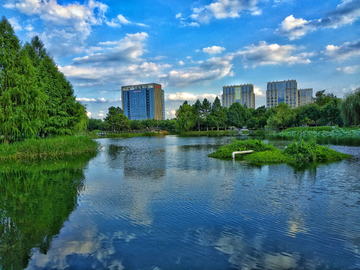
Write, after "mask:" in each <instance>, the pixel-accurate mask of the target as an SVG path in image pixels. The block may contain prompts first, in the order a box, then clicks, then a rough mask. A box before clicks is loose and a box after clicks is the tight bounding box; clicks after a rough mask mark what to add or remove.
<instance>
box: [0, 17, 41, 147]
mask: <svg viewBox="0 0 360 270" xmlns="http://www.w3.org/2000/svg"><path fill="white" fill-rule="evenodd" d="M0 34H1V35H0V49H1V51H0V72H1V73H0V87H1V88H0V131H1V133H2V134H3V135H4V143H8V142H9V137H10V136H11V137H12V138H14V139H15V138H18V137H27V136H32V135H35V134H37V133H38V132H39V129H40V127H41V124H42V120H43V119H44V117H45V116H46V108H45V100H46V95H45V94H44V93H43V86H42V84H41V83H40V82H39V81H37V80H36V77H37V72H36V69H35V68H34V67H33V65H32V63H31V60H30V58H29V56H28V54H27V52H26V50H24V49H23V50H20V42H19V40H18V38H17V37H16V36H15V34H14V31H13V29H12V27H11V25H10V23H9V22H8V21H7V20H6V18H5V17H3V18H2V21H1V22H0Z"/></svg>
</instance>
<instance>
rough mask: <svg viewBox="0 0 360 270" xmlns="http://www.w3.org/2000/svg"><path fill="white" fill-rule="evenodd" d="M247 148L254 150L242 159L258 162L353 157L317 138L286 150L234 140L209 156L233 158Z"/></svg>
mask: <svg viewBox="0 0 360 270" xmlns="http://www.w3.org/2000/svg"><path fill="white" fill-rule="evenodd" d="M246 150H253V151H254V152H253V153H251V154H245V155H241V159H242V160H246V161H248V162H251V163H257V164H264V163H288V164H304V163H315V162H331V161H340V160H343V159H346V158H350V157H351V155H348V154H343V153H340V152H338V151H335V150H333V149H330V148H329V147H327V146H321V145H318V144H317V143H316V141H315V140H311V141H309V142H305V141H304V140H300V141H298V142H294V143H292V144H290V145H288V146H287V147H286V148H285V149H284V150H280V149H277V148H276V147H274V146H273V145H271V144H266V143H264V142H262V141H261V140H245V141H241V140H234V141H233V142H232V143H231V144H229V145H225V146H222V147H221V148H219V149H218V150H216V151H215V152H213V153H211V154H209V157H214V158H222V159H226V158H231V157H232V153H233V152H235V151H246Z"/></svg>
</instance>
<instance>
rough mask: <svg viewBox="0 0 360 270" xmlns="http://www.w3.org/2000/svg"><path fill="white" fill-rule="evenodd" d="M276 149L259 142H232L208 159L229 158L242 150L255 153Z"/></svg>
mask: <svg viewBox="0 0 360 270" xmlns="http://www.w3.org/2000/svg"><path fill="white" fill-rule="evenodd" d="M274 149H276V148H275V147H274V146H272V145H270V144H265V143H263V142H262V141H261V140H245V141H241V140H235V139H234V140H233V142H232V143H231V144H229V145H225V146H223V147H221V148H219V149H218V150H216V151H215V152H214V153H211V154H210V155H209V157H215V158H231V157H232V152H235V151H244V150H254V151H257V152H262V151H267V150H271V151H274Z"/></svg>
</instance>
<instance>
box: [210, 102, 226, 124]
mask: <svg viewBox="0 0 360 270" xmlns="http://www.w3.org/2000/svg"><path fill="white" fill-rule="evenodd" d="M211 114H212V116H213V119H214V121H215V122H216V126H217V130H218V131H219V129H220V125H221V124H222V123H223V122H225V121H226V114H225V112H224V110H223V108H222V106H221V103H220V99H219V98H218V97H216V98H215V100H214V103H213V105H212V106H211Z"/></svg>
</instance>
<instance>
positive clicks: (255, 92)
mask: <svg viewBox="0 0 360 270" xmlns="http://www.w3.org/2000/svg"><path fill="white" fill-rule="evenodd" d="M254 94H255V96H257V97H264V96H265V94H264V92H263V91H261V89H260V88H258V87H254Z"/></svg>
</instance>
